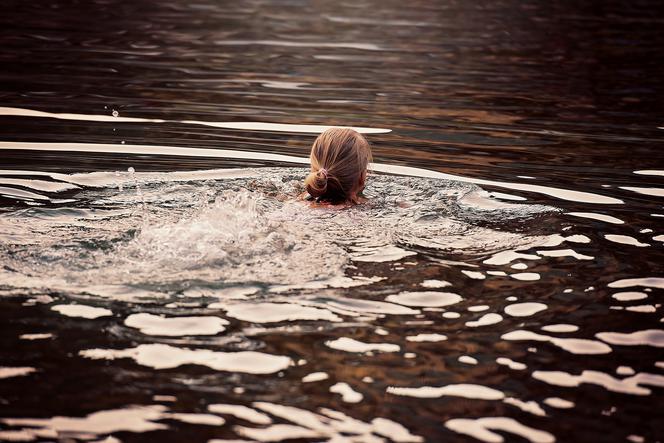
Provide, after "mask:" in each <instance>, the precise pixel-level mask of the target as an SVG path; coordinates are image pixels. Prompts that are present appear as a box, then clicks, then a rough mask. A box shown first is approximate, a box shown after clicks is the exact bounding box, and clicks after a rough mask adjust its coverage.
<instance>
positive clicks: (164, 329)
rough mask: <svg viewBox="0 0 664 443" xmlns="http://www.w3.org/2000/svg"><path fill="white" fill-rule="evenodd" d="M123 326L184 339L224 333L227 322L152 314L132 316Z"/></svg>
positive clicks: (215, 318)
mask: <svg viewBox="0 0 664 443" xmlns="http://www.w3.org/2000/svg"><path fill="white" fill-rule="evenodd" d="M124 324H125V325H126V326H129V327H131V328H136V329H138V330H140V331H141V332H142V333H143V334H146V335H161V336H169V337H184V336H188V335H215V334H218V333H219V332H222V331H224V330H225V329H226V328H225V325H227V324H228V321H227V320H224V319H223V318H219V317H163V316H159V315H152V314H146V313H141V314H132V315H130V316H129V317H127V318H126V319H125V322H124Z"/></svg>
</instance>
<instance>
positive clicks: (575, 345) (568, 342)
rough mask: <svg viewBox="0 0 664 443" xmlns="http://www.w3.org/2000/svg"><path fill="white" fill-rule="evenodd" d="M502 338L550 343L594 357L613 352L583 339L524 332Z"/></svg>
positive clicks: (604, 346) (596, 342)
mask: <svg viewBox="0 0 664 443" xmlns="http://www.w3.org/2000/svg"><path fill="white" fill-rule="evenodd" d="M500 338H502V339H503V340H508V341H512V340H533V341H542V342H549V343H551V344H553V345H554V346H557V347H559V348H561V349H563V350H565V351H567V352H570V353H572V354H582V355H594V354H608V353H610V352H611V347H609V346H607V345H605V344H604V343H602V342H599V341H595V340H588V339H582V338H557V337H551V336H548V335H543V334H537V333H536V332H531V331H524V330H517V331H512V332H508V333H507V334H503V335H502V336H501V337H500Z"/></svg>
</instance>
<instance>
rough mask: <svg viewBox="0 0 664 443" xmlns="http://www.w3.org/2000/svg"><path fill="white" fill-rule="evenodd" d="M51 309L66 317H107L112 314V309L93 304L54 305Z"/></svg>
mask: <svg viewBox="0 0 664 443" xmlns="http://www.w3.org/2000/svg"><path fill="white" fill-rule="evenodd" d="M51 310H52V311H56V312H59V313H60V314H62V315H65V316H67V317H78V318H87V319H95V318H100V317H109V316H111V315H113V311H111V310H110V309H106V308H97V307H95V306H87V305H55V306H53V307H51Z"/></svg>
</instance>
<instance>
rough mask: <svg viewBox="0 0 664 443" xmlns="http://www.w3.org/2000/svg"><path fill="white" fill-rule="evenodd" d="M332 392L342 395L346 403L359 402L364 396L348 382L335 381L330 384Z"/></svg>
mask: <svg viewBox="0 0 664 443" xmlns="http://www.w3.org/2000/svg"><path fill="white" fill-rule="evenodd" d="M330 392H331V393H333V394H339V395H341V399H342V400H343V401H344V402H346V403H359V402H361V401H362V399H363V398H364V396H363V395H362V394H360V393H359V392H357V391H354V390H353V388H351V387H350V385H349V384H348V383H342V382H339V383H335V384H333V385H332V386H330Z"/></svg>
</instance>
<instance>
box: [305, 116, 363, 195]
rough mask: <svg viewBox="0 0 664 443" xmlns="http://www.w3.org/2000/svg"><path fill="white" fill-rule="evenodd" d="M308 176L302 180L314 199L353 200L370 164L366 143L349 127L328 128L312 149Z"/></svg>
mask: <svg viewBox="0 0 664 443" xmlns="http://www.w3.org/2000/svg"><path fill="white" fill-rule="evenodd" d="M310 159H311V173H310V174H309V175H308V176H307V178H306V179H305V180H304V185H305V186H306V188H307V192H308V193H309V195H311V196H312V197H314V198H317V199H319V200H326V201H331V202H342V201H350V202H352V203H357V201H355V197H356V195H355V194H356V193H357V192H359V191H361V189H359V186H360V184H361V182H362V180H363V179H364V177H365V174H366V171H367V166H368V164H369V161H371V148H370V146H369V142H367V140H366V139H365V138H364V137H363V136H362V135H361V134H360V133H358V132H356V131H354V130H352V129H349V128H330V129H328V130H327V131H325V132H323V133H322V134H321V135H319V136H318V138H317V139H316V141H315V142H314V144H313V146H312V147H311V156H310Z"/></svg>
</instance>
